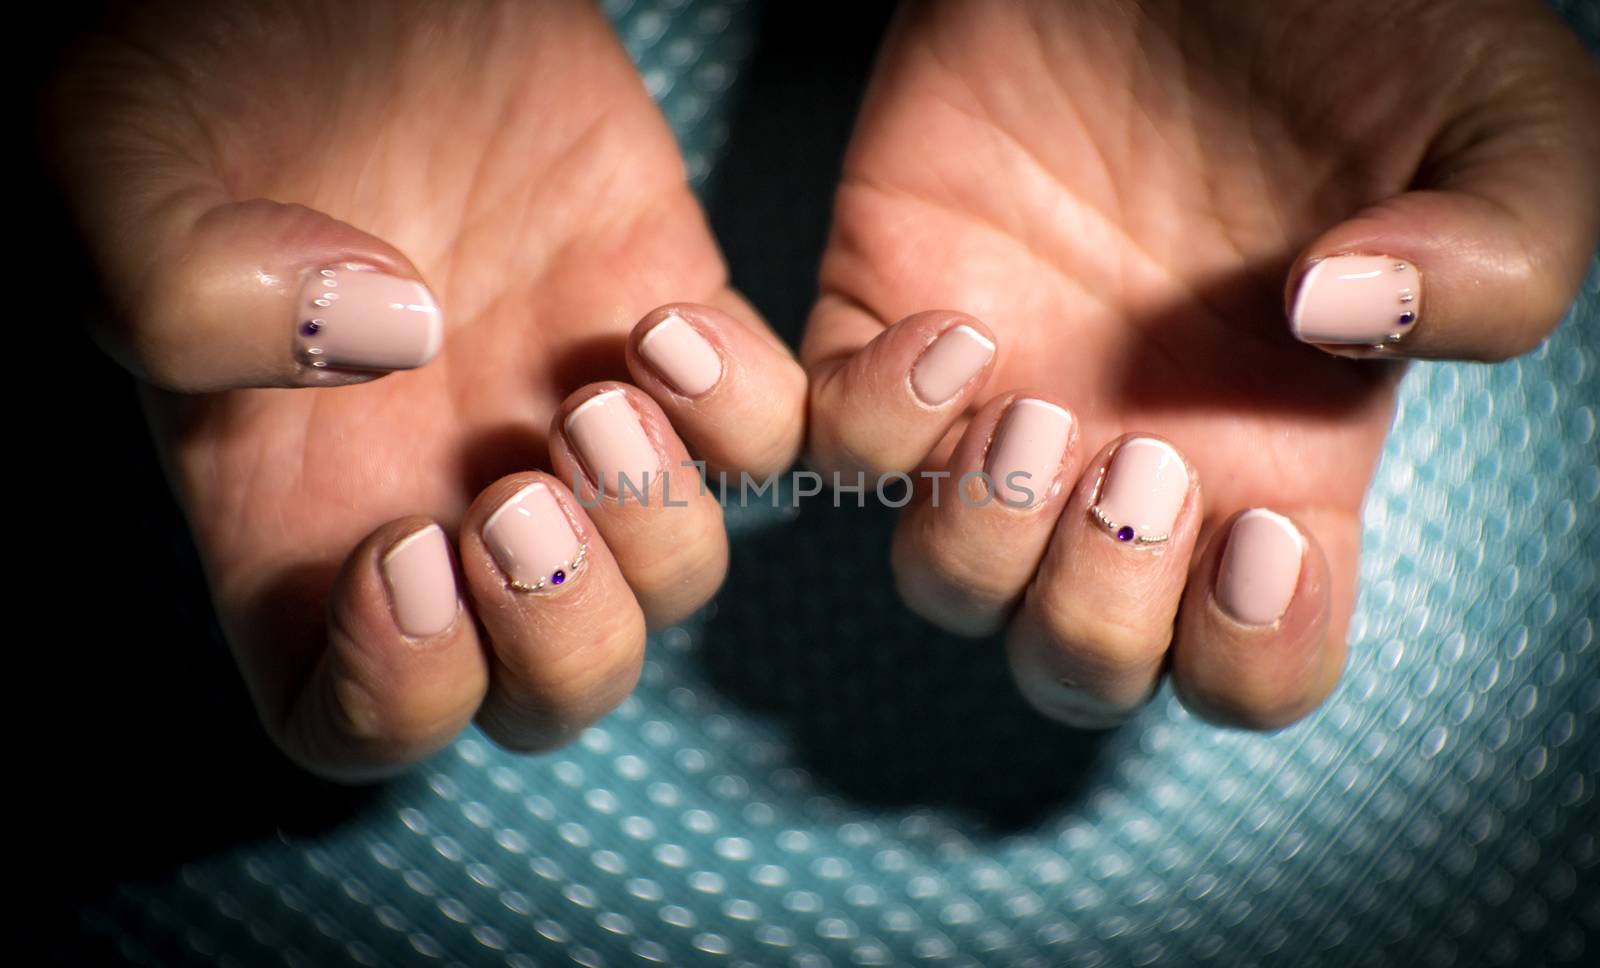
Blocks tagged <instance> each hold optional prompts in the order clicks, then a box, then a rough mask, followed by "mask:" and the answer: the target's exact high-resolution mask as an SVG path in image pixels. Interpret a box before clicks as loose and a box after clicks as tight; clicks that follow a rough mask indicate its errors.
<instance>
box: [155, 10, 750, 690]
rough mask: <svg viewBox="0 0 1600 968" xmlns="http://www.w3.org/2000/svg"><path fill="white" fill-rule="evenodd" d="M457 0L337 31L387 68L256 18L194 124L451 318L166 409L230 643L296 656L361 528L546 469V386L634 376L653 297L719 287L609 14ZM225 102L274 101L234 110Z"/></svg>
mask: <svg viewBox="0 0 1600 968" xmlns="http://www.w3.org/2000/svg"><path fill="white" fill-rule="evenodd" d="M452 9H453V10H454V11H455V12H454V13H452V14H449V15H446V14H444V13H443V12H442V8H440V9H439V10H436V11H435V12H434V13H433V14H431V15H430V16H433V17H434V22H429V23H426V24H423V23H419V22H417V21H416V18H411V19H408V20H406V21H405V22H404V23H398V22H394V21H391V22H388V23H373V24H371V25H370V29H368V30H367V32H365V33H352V32H351V31H350V30H348V29H345V30H344V31H343V34H342V36H341V37H340V38H339V48H340V51H341V52H342V56H346V57H350V58H351V59H352V61H354V62H358V63H363V64H364V67H365V69H366V70H368V71H370V70H372V69H373V65H375V64H381V65H383V68H382V69H383V70H384V71H386V72H387V73H385V74H384V75H383V76H379V77H374V76H371V75H370V74H362V75H360V76H357V77H354V78H351V79H350V83H348V84H344V83H341V79H342V75H340V74H339V73H338V72H337V71H328V70H319V69H317V67H318V62H319V59H320V57H321V56H322V55H324V54H327V53H330V52H328V51H318V50H315V49H311V50H308V49H306V47H305V45H304V43H303V41H302V40H300V39H297V38H304V37H307V36H317V35H318V33H319V31H318V30H316V29H313V27H315V25H307V26H306V27H305V28H303V29H299V30H290V29H284V27H283V24H282V23H281V22H274V23H271V24H262V25H259V26H260V29H259V30H254V31H250V32H248V33H246V34H244V35H243V36H246V37H248V38H249V40H248V41H247V43H246V46H247V47H248V48H250V49H247V50H237V49H236V50H234V51H233V52H231V55H230V56H231V58H232V61H231V62H232V63H235V64H239V63H244V64H256V65H260V67H259V73H257V74H255V75H253V76H246V77H245V79H243V80H240V81H238V82H237V86H236V88H235V89H234V90H231V91H229V92H228V95H227V96H226V97H222V98H216V99H214V100H205V101H202V104H201V108H200V110H201V111H202V112H206V113H204V114H203V116H201V117H199V118H197V119H196V120H197V121H198V128H199V129H200V130H202V131H205V132H206V134H207V135H208V136H209V137H213V138H218V139H222V140H224V141H227V142H228V143H226V144H225V145H224V146H223V147H222V149H221V153H222V154H223V155H224V156H225V157H228V158H229V159H230V160H231V161H232V162H233V163H234V164H235V165H236V166H237V167H236V170H235V171H234V172H233V177H234V179H235V185H236V190H237V191H238V193H239V194H240V195H241V196H242V197H249V196H253V195H259V196H265V197H269V198H274V199H278V200H285V201H294V202H299V203H302V204H305V205H308V206H311V207H313V208H316V209H319V210H321V211H324V212H327V213H329V214H331V215H334V216H336V217H338V218H341V219H343V220H345V221H347V222H350V223H351V224H353V225H355V226H358V227H360V228H362V229H364V230H366V231H368V232H372V233H374V234H375V235H378V236H379V237H382V238H385V239H387V240H389V241H390V242H392V243H394V244H395V245H396V246H398V247H399V248H400V249H401V250H402V251H404V252H406V253H407V254H408V255H409V256H410V257H411V258H412V260H413V261H414V262H415V263H416V264H417V266H418V268H419V269H420V270H421V272H422V273H423V275H424V277H425V278H426V279H427V280H428V282H429V284H430V286H431V287H432V288H433V290H434V292H435V293H436V294H437V295H438V297H439V299H440V302H441V305H442V307H443V309H444V312H445V315H446V326H447V338H446V342H445V348H444V350H443V352H442V353H441V354H440V356H439V358H438V359H437V360H436V361H435V362H434V363H433V364H431V365H429V366H427V367H425V368H422V369H420V370H415V371H410V372H405V373H398V374H392V375H390V376H387V377H385V378H383V379H381V380H378V381H375V382H372V383H369V384H365V385H360V386H353V387H344V388H339V389H331V390H311V391H277V390H247V391H235V392H229V393H223V394H214V395H209V396H205V397H199V398H179V397H168V398H163V399H162V400H160V401H158V406H157V408H156V409H157V414H158V421H157V422H158V429H159V430H160V431H161V432H162V433H163V434H164V435H165V436H166V438H167V442H168V444H169V447H170V454H171V458H172V460H173V463H174V470H175V472H176V477H177V480H178V482H179V484H180V486H181V488H182V489H183V491H184V492H185V496H186V498H187V499H188V500H187V505H188V509H189V513H190V516H191V519H192V522H193V525H194V528H195V531H196V535H197V537H198V540H199V542H200V544H201V546H202V548H203V550H204V551H205V552H206V553H207V559H208V565H209V568H210V571H211V575H212V582H213V586H214V590H215V592H216V594H217V597H218V600H219V602H218V603H219V605H220V606H221V608H220V611H221V613H222V615H223V617H224V620H225V622H227V623H228V624H229V625H230V626H231V631H232V632H233V633H234V634H233V638H234V640H235V642H236V644H241V645H243V646H244V648H245V650H246V651H247V652H248V651H250V650H251V649H252V648H257V647H259V648H261V649H263V650H265V649H268V648H270V649H273V650H279V649H281V648H282V647H283V644H284V643H285V642H300V643H304V644H305V648H307V649H310V648H312V647H313V644H314V643H315V642H316V641H317V634H316V632H315V630H316V628H317V627H318V625H319V624H320V622H321V621H322V607H321V604H320V603H321V602H322V601H324V600H325V598H326V593H327V588H328V585H329V584H330V583H331V581H332V578H333V575H334V573H335V571H336V570H337V568H338V565H339V563H340V562H341V561H342V560H343V558H344V557H345V555H346V554H348V552H349V550H350V548H351V547H352V546H353V545H354V544H355V542H356V541H358V540H359V539H360V538H361V537H362V536H363V535H364V534H366V533H367V532H368V531H370V530H371V529H372V528H373V527H375V526H376V525H377V524H379V523H381V522H384V521H387V520H390V519H393V518H395V517H397V516H401V515H406V514H418V513H421V514H428V515H432V516H435V517H437V518H438V519H440V520H442V521H444V522H446V523H447V524H449V523H451V522H453V521H455V520H458V519H459V516H460V514H461V512H462V511H463V510H464V509H465V507H466V505H467V504H468V502H469V501H470V500H471V498H472V496H473V495H474V494H475V493H476V492H477V491H478V490H479V489H480V488H481V487H483V486H484V485H486V484H487V483H489V482H490V481H492V480H494V479H495V478H496V477H498V476H500V475H501V474H504V473H507V472H509V471H512V470H518V469H524V468H528V467H533V466H538V465H540V464H542V463H543V462H544V460H545V447H544V443H545V442H544V438H545V430H546V427H547V426H548V423H549V420H550V417H551V415H552V413H553V411H554V409H555V407H556V406H557V404H558V403H559V402H560V401H561V399H562V397H563V396H565V395H566V394H567V393H568V392H570V391H572V390H573V389H576V388H577V387H579V386H581V385H583V384H584V383H587V382H589V381H591V380H594V379H599V378H603V377H618V376H621V377H625V376H626V371H625V369H624V367H623V361H622V345H623V340H624V338H625V336H626V334H627V332H628V330H629V329H630V328H631V326H632V324H633V323H634V322H635V321H636V320H637V319H638V317H639V316H640V315H641V314H642V313H643V312H644V311H645V310H647V309H649V308H650V307H652V306H654V305H657V304H659V303H662V302H666V301H668V300H669V299H684V298H686V299H699V300H702V301H704V300H708V299H710V298H712V297H714V296H716V295H717V294H718V293H719V292H720V291H721V290H722V288H723V285H724V276H723V268H722V263H721V261H720V258H719V256H718V253H717V251H716V248H715V246H714V244H713V243H712V241H711V239H710V237H709V235H708V234H707V233H706V230H705V228H704V224H703V221H702V219H701V216H700V214H699V211H698V209H697V208H696V205H695V202H694V200H693V198H692V196H691V195H690V194H689V192H688V190H687V188H686V186H685V184H684V180H683V177H682V165H681V162H680V161H679V160H678V156H677V154H676V149H675V147H674V145H673V143H672V140H671V135H670V133H669V132H668V131H667V130H666V128H665V125H664V124H663V123H662V121H661V119H660V117H659V115H658V114H657V113H656V112H655V110H654V108H653V106H652V105H651V103H650V101H649V99H648V97H647V96H646V95H645V93H644V91H643V89H642V88H641V86H640V84H639V82H638V80H637V77H636V76H635V75H634V73H633V71H632V68H631V66H630V65H629V64H628V63H627V62H626V59H625V57H623V56H622V54H621V51H620V48H618V47H617V46H616V45H615V41H614V40H612V39H611V37H610V35H609V33H608V29H607V27H606V25H605V23H604V21H603V20H601V19H600V18H599V16H598V15H597V14H595V13H594V12H593V11H588V10H584V9H581V8H580V9H577V10H566V11H565V12H564V15H557V16H552V13H557V14H561V13H562V12H559V11H557V12H553V11H550V10H548V9H531V10H526V11H524V10H522V9H521V8H512V9H510V10H509V11H501V12H499V13H494V14H492V16H493V17H494V18H495V19H494V20H493V21H492V22H491V21H490V19H489V18H490V16H491V14H487V13H486V12H485V11H482V10H479V9H477V8H473V10H471V11H466V10H459V9H455V8H452ZM534 14H537V15H538V16H537V18H536V17H535V16H533V15H534ZM398 19H404V18H398ZM562 19H565V20H567V21H570V22H568V23H556V22H553V21H557V20H562ZM480 20H481V21H482V22H479V21H480ZM280 38H281V39H280ZM363 46H365V47H366V48H368V53H367V56H364V57H363V56H356V55H359V54H360V53H361V48H363ZM413 46H415V47H416V48H417V49H418V50H419V51H420V50H423V49H425V52H426V56H421V55H420V54H419V55H416V56H409V55H408V54H409V48H411V47H413ZM396 51H398V52H399V53H398V54H396V53H392V52H396ZM353 52H354V53H353ZM385 52H391V53H387V54H386V53H385ZM234 74H235V76H239V72H237V71H235V72H234ZM308 78H311V79H317V78H321V79H322V80H320V81H314V82H308V81H307V79H308ZM291 80H292V83H291ZM285 98H288V99H289V100H288V101H287V102H286V101H285V100H284V99H285ZM240 103H244V104H251V105H262V108H261V110H262V111H263V113H265V112H266V111H268V110H270V112H271V114H272V117H270V118H268V117H252V116H250V115H249V114H248V113H246V114H245V115H243V116H239V115H238V114H233V115H232V116H229V115H228V114H227V113H226V112H228V111H234V112H236V111H237V110H238V107H237V106H238V105H239V104H240ZM213 110H214V113H209V112H212V111H213ZM285 116H287V118H288V119H289V123H285ZM262 132H272V133H273V134H272V135H271V136H269V139H268V140H265V141H263V140H261V133H262ZM246 133H248V135H249V140H246V139H245V135H246ZM230 138H236V139H237V140H236V141H231V140H228V139H230ZM301 602H303V603H304V604H303V605H302V604H300V603H301ZM291 603H294V604H295V605H296V607H284V606H286V605H288V604H291ZM268 661H276V660H275V659H269V660H268Z"/></svg>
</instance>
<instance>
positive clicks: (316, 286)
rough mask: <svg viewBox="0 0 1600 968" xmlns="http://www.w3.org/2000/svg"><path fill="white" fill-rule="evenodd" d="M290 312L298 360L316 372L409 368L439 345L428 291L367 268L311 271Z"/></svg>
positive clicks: (440, 325) (439, 325) (440, 326)
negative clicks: (329, 369)
mask: <svg viewBox="0 0 1600 968" xmlns="http://www.w3.org/2000/svg"><path fill="white" fill-rule="evenodd" d="M295 311H296V313H297V315H296V317H295V324H294V326H295V330H294V333H295V341H296V343H297V344H298V347H299V351H300V356H301V359H303V360H305V361H306V362H307V363H309V364H310V365H311V366H313V367H316V368H318V369H323V368H327V367H336V368H346V369H355V370H409V369H411V368H413V367H418V366H421V365H422V364H424V363H426V362H428V361H429V360H431V359H433V357H434V356H435V354H437V353H438V352H439V347H440V345H442V344H443V342H444V321H443V319H442V318H441V317H440V315H439V304H438V303H437V302H435V301H434V298H433V293H431V292H429V291H428V287H427V286H424V285H423V284H422V283H420V282H418V281H416V280H415V279H401V278H400V277H398V276H391V275H388V274H386V273H382V272H377V271H375V270H371V269H353V268H350V267H348V266H330V267H328V268H326V269H319V270H317V271H315V272H313V273H311V275H310V276H309V277H308V278H307V279H306V281H305V283H304V284H303V285H302V286H301V287H300V298H299V302H298V304H297V308H296V310H295Z"/></svg>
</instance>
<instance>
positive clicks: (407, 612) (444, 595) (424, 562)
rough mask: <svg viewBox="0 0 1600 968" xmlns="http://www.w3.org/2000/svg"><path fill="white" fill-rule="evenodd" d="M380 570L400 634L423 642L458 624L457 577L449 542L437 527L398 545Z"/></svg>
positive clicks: (412, 536) (385, 558)
mask: <svg viewBox="0 0 1600 968" xmlns="http://www.w3.org/2000/svg"><path fill="white" fill-rule="evenodd" d="M380 570H381V571H382V573H383V581H384V584H386V585H388V586H389V603H390V606H391V607H392V608H393V610H394V621H395V624H396V625H398V626H400V631H402V632H404V633H405V634H407V635H409V636H411V637H412V638H417V639H424V638H427V637H429V636H432V635H438V634H439V633H440V632H443V631H444V630H445V629H447V628H449V627H450V625H451V623H453V622H454V621H455V620H456V610H457V605H456V573H455V569H454V568H453V567H451V565H450V545H449V542H447V541H446V540H445V536H444V531H443V530H441V529H440V528H439V526H438V525H437V524H430V525H429V526H427V527H426V528H423V529H422V530H421V531H417V532H415V533H414V534H411V535H409V536H407V537H405V538H402V539H400V540H399V541H398V542H396V543H395V546H394V547H393V548H390V549H389V552H388V553H387V554H385V555H384V556H383V560H382V562H381V563H380Z"/></svg>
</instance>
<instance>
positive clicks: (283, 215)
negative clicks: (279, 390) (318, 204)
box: [86, 193, 444, 392]
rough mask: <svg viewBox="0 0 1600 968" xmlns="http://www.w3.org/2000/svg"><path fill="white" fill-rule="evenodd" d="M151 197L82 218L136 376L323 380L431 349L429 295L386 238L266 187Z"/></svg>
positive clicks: (400, 364)
mask: <svg viewBox="0 0 1600 968" xmlns="http://www.w3.org/2000/svg"><path fill="white" fill-rule="evenodd" d="M196 194H202V195H209V194H210V193H196ZM159 209H160V214H159V215H157V216H156V217H153V218H142V219H137V220H128V219H119V218H116V217H115V216H113V217H111V218H101V219H95V218H93V217H91V218H90V219H88V220H87V226H86V228H87V230H88V233H89V235H90V238H89V242H90V245H91V248H93V249H94V250H95V252H96V254H97V256H98V261H99V263H100V265H101V268H102V272H103V274H104V276H105V280H106V285H107V288H108V294H109V296H110V299H111V304H112V309H113V315H112V318H111V319H110V320H109V321H108V322H107V324H106V325H105V326H104V327H103V329H102V332H101V333H100V334H99V335H100V336H101V337H102V342H103V343H104V344H105V345H106V346H107V348H108V349H109V350H110V351H111V352H112V354H113V355H114V356H116V357H118V358H119V359H120V360H122V361H123V363H124V364H125V365H127V366H128V367H129V368H130V369H131V370H133V371H134V373H136V374H137V375H139V376H141V377H143V378H144V379H146V380H149V381H150V382H152V383H154V384H156V385H158V386H162V387H165V388H167V389H173V390H180V391H187V392H200V391H208V390H221V389H230V388H236V387H274V386H275V387H284V386H329V385H339V384H344V383H354V382H361V381H364V380H370V379H372V378H374V377H376V376H378V375H381V374H382V373H384V372H387V371H390V370H403V369H410V368H413V367H418V366H421V365H423V364H424V363H427V362H428V361H429V360H431V359H432V358H433V357H434V356H435V355H436V354H437V353H438V352H439V348H440V346H441V344H442V343H443V338H444V328H443V320H442V316H441V314H440V311H439V306H438V303H437V301H436V300H435V298H434V296H433V294H432V292H430V291H429V289H428V287H427V286H426V285H425V284H424V283H423V282H422V281H421V279H420V278H418V273H417V271H416V269H415V268H414V267H413V266H412V265H411V263H410V261H409V260H408V259H406V257H405V256H404V255H402V254H401V253H400V252H399V251H398V250H397V249H395V248H394V247H393V246H391V245H389V244H388V243H386V242H384V241H382V240H381V239H378V238H375V237H374V236H372V235H369V234H367V233H366V232H363V231H361V230H360V229H357V228H354V227H353V226H350V225H348V224H346V223H344V222H341V221H339V220H337V219H335V218H332V217H330V216H328V215H325V214H323V213H321V212H318V211H315V210H313V209H309V208H306V207H304V206H301V205H293V204H284V203H280V202H274V201H269V200H267V199H251V200H247V201H228V200H223V199H217V198H210V197H201V198H198V199H196V198H180V199H177V200H174V201H170V202H168V203H167V204H165V205H162V206H160V207H159ZM117 223H120V224H122V225H124V226H130V228H129V230H127V231H114V230H110V226H111V225H114V224H117ZM97 233H98V237H96V236H97Z"/></svg>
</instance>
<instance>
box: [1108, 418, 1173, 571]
mask: <svg viewBox="0 0 1600 968" xmlns="http://www.w3.org/2000/svg"><path fill="white" fill-rule="evenodd" d="M1188 493H1189V469H1188V468H1187V467H1185V466H1184V463H1183V458H1182V457H1181V456H1179V454H1178V452H1177V450H1175V449H1174V448H1173V446H1172V445H1171V444H1169V443H1167V442H1165V441H1161V440H1156V439H1155V438H1153V437H1134V438H1132V439H1131V440H1125V441H1123V442H1122V444H1121V445H1119V446H1118V447H1117V449H1116V451H1115V452H1114V453H1113V454H1112V455H1111V465H1110V466H1109V467H1107V468H1106V476H1105V479H1104V480H1102V481H1101V482H1100V493H1099V495H1098V496H1097V497H1096V499H1095V505H1094V508H1093V513H1094V514H1095V516H1096V517H1097V518H1098V519H1099V521H1100V523H1101V524H1102V525H1104V526H1105V527H1106V529H1107V530H1108V531H1110V533H1111V534H1112V536H1113V537H1115V538H1116V539H1117V540H1118V541H1122V542H1127V543H1141V544H1150V543H1156V542H1160V541H1163V540H1165V539H1166V538H1167V537H1168V536H1169V535H1171V534H1172V528H1173V526H1174V525H1176V524H1177V523H1178V512H1179V511H1180V510H1182V509H1183V499H1184V496H1185V495H1186V494H1188Z"/></svg>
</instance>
